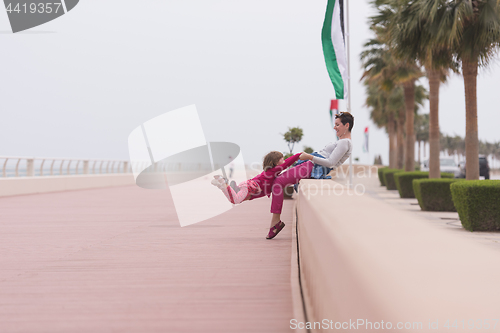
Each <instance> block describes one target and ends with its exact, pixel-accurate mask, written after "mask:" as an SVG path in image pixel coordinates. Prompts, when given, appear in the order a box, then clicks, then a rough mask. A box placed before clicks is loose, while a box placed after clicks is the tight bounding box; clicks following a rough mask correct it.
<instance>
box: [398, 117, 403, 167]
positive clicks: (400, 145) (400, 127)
mask: <svg viewBox="0 0 500 333" xmlns="http://www.w3.org/2000/svg"><path fill="white" fill-rule="evenodd" d="M404 125H405V110H404V109H401V110H399V115H398V129H397V130H398V139H397V145H398V153H397V169H403V166H404V157H405V145H404Z"/></svg>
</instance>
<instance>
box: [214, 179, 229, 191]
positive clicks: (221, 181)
mask: <svg viewBox="0 0 500 333" xmlns="http://www.w3.org/2000/svg"><path fill="white" fill-rule="evenodd" d="M214 178H215V179H212V182H211V183H212V185H214V186H216V187H218V188H220V189H221V190H222V189H224V188H226V186H227V185H226V181H225V180H224V178H222V177H221V176H214Z"/></svg>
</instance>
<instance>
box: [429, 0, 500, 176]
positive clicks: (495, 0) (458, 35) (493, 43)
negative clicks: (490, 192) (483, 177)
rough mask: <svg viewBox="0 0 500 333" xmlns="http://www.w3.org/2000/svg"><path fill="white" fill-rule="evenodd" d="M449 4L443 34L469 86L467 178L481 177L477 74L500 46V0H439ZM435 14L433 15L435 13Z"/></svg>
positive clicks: (466, 148)
mask: <svg viewBox="0 0 500 333" xmlns="http://www.w3.org/2000/svg"><path fill="white" fill-rule="evenodd" d="M439 2H441V3H443V4H444V6H445V7H446V11H445V13H444V14H443V15H444V16H443V24H442V25H441V33H442V34H443V36H444V37H445V38H447V39H448V41H449V43H450V45H451V46H452V48H453V51H454V54H455V57H456V58H457V60H458V61H460V62H461V64H462V75H463V79H464V86H465V117H466V126H465V131H466V134H465V154H466V170H467V175H466V176H467V179H479V159H478V152H479V138H478V127H477V74H478V68H479V67H486V66H487V65H488V63H489V61H490V60H491V59H492V57H493V56H494V54H495V53H496V51H498V48H499V47H500V1H499V0H439ZM431 15H432V14H431Z"/></svg>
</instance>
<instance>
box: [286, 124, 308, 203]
mask: <svg viewBox="0 0 500 333" xmlns="http://www.w3.org/2000/svg"><path fill="white" fill-rule="evenodd" d="M303 136H304V134H303V132H302V129H301V128H300V127H292V128H290V127H288V131H287V132H286V133H285V134H283V140H285V141H286V143H287V144H288V149H289V150H290V151H289V152H288V153H287V154H284V158H285V159H286V158H288V157H290V156H292V155H293V147H294V146H295V144H296V143H298V142H300V141H301V140H302V137H303ZM283 191H284V198H285V199H291V198H292V194H293V185H291V186H287V187H286V188H284V189H283Z"/></svg>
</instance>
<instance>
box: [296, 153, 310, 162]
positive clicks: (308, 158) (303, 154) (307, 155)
mask: <svg viewBox="0 0 500 333" xmlns="http://www.w3.org/2000/svg"><path fill="white" fill-rule="evenodd" d="M312 158H313V157H312V155H310V154H308V153H302V154H300V156H299V159H300V160H312Z"/></svg>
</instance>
